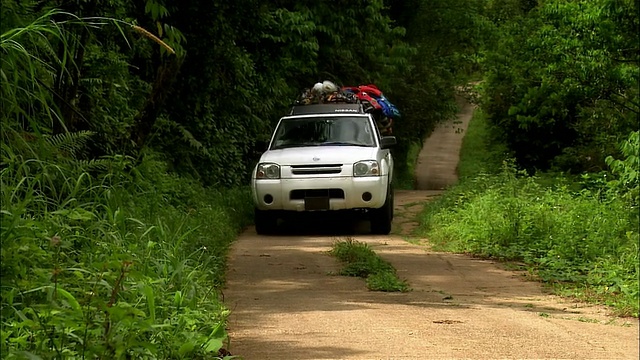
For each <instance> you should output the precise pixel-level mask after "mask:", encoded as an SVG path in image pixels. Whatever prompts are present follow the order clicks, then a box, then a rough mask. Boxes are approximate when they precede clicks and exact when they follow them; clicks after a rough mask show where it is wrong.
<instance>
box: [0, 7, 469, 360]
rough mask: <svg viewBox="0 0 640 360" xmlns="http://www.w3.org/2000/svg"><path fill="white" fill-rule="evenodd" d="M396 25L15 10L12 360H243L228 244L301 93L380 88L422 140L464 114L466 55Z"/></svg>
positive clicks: (9, 51)
mask: <svg viewBox="0 0 640 360" xmlns="http://www.w3.org/2000/svg"><path fill="white" fill-rule="evenodd" d="M443 4H446V2H443ZM422 8H423V9H427V8H426V7H422ZM336 9H338V10H339V11H336ZM447 9H451V8H447ZM390 10H393V11H390ZM405 10H406V9H405ZM394 11H395V12H397V11H396V10H394V9H388V8H386V7H385V4H384V3H383V2H382V1H380V0H378V1H367V2H364V3H362V2H341V3H340V4H339V6H338V7H337V8H336V6H335V5H334V4H331V3H327V2H318V1H302V2H301V1H276V2H273V1H264V0H243V1H232V2H228V1H214V2H205V1H195V2H193V1H192V2H188V3H187V2H183V1H175V0H146V1H140V2H130V1H121V0H115V1H102V0H99V1H87V0H78V1H71V2H69V1H59V0H49V1H15V0H7V1H3V2H2V6H1V16H2V18H1V20H2V21H0V34H1V35H0V36H1V38H0V50H1V51H2V60H1V61H2V67H1V72H0V76H1V77H2V83H1V84H2V85H1V89H2V92H1V99H2V113H1V119H0V121H1V122H2V129H3V131H2V159H1V170H0V171H1V181H2V192H1V194H2V212H1V219H0V225H1V231H2V234H1V235H2V236H1V237H2V251H1V259H0V260H1V263H2V265H1V266H2V268H1V270H2V271H1V275H0V276H1V280H2V288H1V290H0V291H1V296H2V301H1V305H0V312H1V315H2V329H1V339H0V345H1V346H2V354H3V356H4V357H6V358H25V357H27V358H69V357H72V358H80V357H83V358H84V357H91V358H108V359H112V358H190V359H193V358H211V357H214V358H215V357H230V356H231V355H229V353H228V351H226V350H225V347H228V345H225V341H227V340H228V339H227V333H226V317H227V315H228V310H227V309H226V308H225V307H224V305H223V303H222V299H221V288H222V286H223V284H224V271H225V256H226V250H227V248H228V246H229V244H230V243H231V241H232V240H233V238H234V237H235V235H236V234H237V232H238V231H239V230H240V229H241V228H242V227H243V226H244V225H246V224H247V220H248V219H249V218H250V215H251V201H250V198H249V192H248V191H247V187H246V183H247V182H248V179H249V171H250V170H251V167H252V164H253V162H254V161H255V160H256V157H257V155H258V153H259V152H260V150H261V148H260V147H259V145H257V144H259V143H261V142H262V141H264V140H265V139H266V137H267V136H268V134H269V132H270V129H271V127H272V126H273V125H274V122H275V121H276V120H277V119H278V117H279V116H281V115H282V114H283V113H284V112H285V111H286V110H287V108H288V106H289V105H290V103H291V101H292V100H293V99H294V98H295V97H296V96H297V95H298V94H299V92H300V91H301V89H302V88H303V87H306V86H309V85H310V84H313V83H314V82H316V81H321V80H325V79H328V80H333V81H335V82H337V83H339V84H345V85H347V84H361V83H376V84H378V85H379V86H381V87H382V88H384V89H385V93H386V94H387V95H388V96H389V97H390V98H393V100H394V101H396V98H397V102H402V101H404V102H406V103H407V104H416V105H415V106H413V107H411V106H410V105H407V107H406V109H403V114H404V115H405V117H404V118H403V119H402V123H400V124H396V126H395V128H396V129H399V132H400V133H399V135H401V134H403V133H404V134H411V137H407V139H408V140H411V139H412V140H413V141H415V140H416V139H418V140H419V139H420V138H421V136H423V135H424V134H425V133H426V132H427V131H428V129H429V128H430V127H431V126H433V123H434V122H436V121H437V120H438V119H440V118H444V117H445V116H446V115H448V114H451V113H452V112H453V107H452V106H451V105H450V104H452V102H451V99H450V94H451V92H450V91H448V90H447V91H442V90H445V89H449V88H451V87H452V85H453V80H454V78H455V76H454V75H453V73H452V70H451V69H450V68H447V67H446V66H445V63H446V61H448V60H447V59H448V58H449V57H451V56H452V51H454V49H452V48H451V47H448V48H447V49H446V51H447V56H448V57H442V58H441V59H440V58H438V56H437V54H439V53H438V50H437V47H436V43H435V42H434V43H433V44H432V45H429V44H426V45H421V49H419V50H418V48H417V46H416V45H415V44H412V43H411V42H412V41H414V40H413V39H412V38H411V37H409V36H407V33H406V30H405V28H404V27H401V26H402V25H409V26H417V25H411V24H418V23H419V22H421V21H423V19H421V20H417V18H416V19H413V18H403V19H402V21H400V20H397V21H396V20H394V19H392V17H391V15H390V14H392V13H394ZM442 14H445V13H444V12H443V13H442ZM428 16H433V17H437V16H440V14H439V13H437V12H433V13H431V14H430V15H428ZM447 16H451V14H448V15H447ZM427 33H430V34H431V35H432V36H433V37H434V38H435V37H436V36H435V35H437V30H436V29H431V30H429V31H428V32H426V33H425V34H427ZM443 36H444V35H442V36H441V37H440V39H441V40H442V38H443ZM441 40H439V41H441ZM429 46H431V47H432V49H431V50H432V52H431V53H432V56H431V58H430V61H429V62H428V63H424V62H423V61H422V59H421V58H420V55H419V53H422V54H427V53H430V52H429V50H428V48H429ZM454 48H456V47H455V46H454ZM458 48H459V49H462V48H463V46H460V47H458ZM442 54H444V53H442ZM430 67H433V69H432V70H429V68H430ZM414 72H416V73H417V72H419V73H421V74H428V75H429V78H428V79H426V78H425V79H424V80H421V79H420V78H415V77H411V76H410V75H411V74H412V73H414ZM405 78H406V79H411V80H410V83H405V81H404V80H403V79H405ZM427 80H428V81H427ZM431 83H434V84H437V86H431V85H427V84H431ZM412 88H418V89H420V90H419V92H417V93H415V94H414V93H412V92H411V89H412ZM422 97H425V98H428V99H429V103H421V102H420V101H418V100H417V99H419V98H422ZM431 106H433V109H431V108H430V107H431ZM436 112H438V113H436ZM403 128H404V129H406V130H403ZM415 128H419V131H418V132H416V131H415ZM409 142H410V141H409ZM414 147H415V146H414ZM405 148H406V149H408V148H409V146H406V147H405ZM405 153H406V150H403V147H402V146H401V147H400V148H399V149H398V151H397V156H398V158H399V159H400V160H401V161H399V163H405V162H404V161H402V159H403V157H404V156H405V155H404V154H405Z"/></svg>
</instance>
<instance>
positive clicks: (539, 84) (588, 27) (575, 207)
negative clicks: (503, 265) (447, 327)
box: [422, 0, 640, 316]
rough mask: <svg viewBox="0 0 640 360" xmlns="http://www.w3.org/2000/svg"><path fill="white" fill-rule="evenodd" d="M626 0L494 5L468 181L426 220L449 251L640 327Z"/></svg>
mask: <svg viewBox="0 0 640 360" xmlns="http://www.w3.org/2000/svg"><path fill="white" fill-rule="evenodd" d="M639 10H640V9H639V8H638V3H637V2H634V1H626V0H620V1H619V0H595V1H583V0H572V1H565V0H548V1H538V2H536V1H523V0H492V1H487V2H486V6H485V7H484V10H483V12H482V14H483V16H484V17H485V19H486V20H488V21H489V23H488V26H486V27H485V29H486V30H487V31H488V34H486V36H485V37H484V41H485V42H484V44H483V47H482V49H481V51H480V52H478V57H477V60H478V66H479V68H480V71H479V74H480V77H481V78H482V79H483V81H482V83H481V84H480V85H479V86H478V87H477V89H476V90H477V91H478V96H477V97H476V98H478V99H479V106H480V109H481V112H480V113H478V114H476V117H475V118H474V119H473V121H472V123H471V126H470V128H469V129H468V132H467V134H466V137H465V141H464V145H463V149H462V154H461V156H462V159H461V163H460V165H459V175H460V177H461V181H460V183H459V184H458V185H456V186H455V187H453V188H452V189H450V190H449V191H448V192H447V194H446V195H445V196H443V197H442V198H441V199H440V200H439V201H438V202H436V203H435V204H430V206H429V207H428V208H427V209H426V210H425V213H424V214H423V218H422V223H423V225H422V233H423V234H424V235H426V236H428V237H429V238H430V239H431V240H433V241H434V242H435V243H436V244H437V245H438V247H439V248H441V249H447V250H452V251H458V252H469V253H473V254H478V255H482V256H488V257H495V258H500V259H508V260H517V261H521V262H523V263H524V264H526V266H527V267H528V268H529V269H530V270H532V271H533V272H535V273H536V274H537V275H539V276H540V278H541V279H543V280H544V281H547V282H549V283H552V284H555V285H557V288H558V289H560V290H563V293H564V290H566V293H568V294H572V295H576V296H579V297H584V298H586V299H588V300H591V301H599V302H602V303H606V304H610V305H613V306H615V308H616V309H617V311H618V312H619V313H620V314H623V315H633V316H638V302H639V291H638V276H639V272H638V266H639V265H638V261H639V259H638V257H639V249H638V243H639V241H640V235H639V234H638V225H639V221H640V218H639V217H640V213H639V209H638V189H639V177H638V174H639V173H640V154H639V151H640V150H639V147H640V144H639V141H638V130H639V127H640V124H639V120H640V119H639V114H640V98H639V90H640V89H639V87H638V84H639V83H640V45H639V44H640V32H639V31H638V30H639V28H640V17H639V15H640V13H639Z"/></svg>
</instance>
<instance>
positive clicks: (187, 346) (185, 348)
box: [178, 341, 195, 356]
mask: <svg viewBox="0 0 640 360" xmlns="http://www.w3.org/2000/svg"><path fill="white" fill-rule="evenodd" d="M194 348H195V344H194V343H192V342H190V341H187V342H185V343H184V344H182V346H180V349H178V354H179V355H180V356H185V355H186V354H188V353H190V352H192V351H193V349H194Z"/></svg>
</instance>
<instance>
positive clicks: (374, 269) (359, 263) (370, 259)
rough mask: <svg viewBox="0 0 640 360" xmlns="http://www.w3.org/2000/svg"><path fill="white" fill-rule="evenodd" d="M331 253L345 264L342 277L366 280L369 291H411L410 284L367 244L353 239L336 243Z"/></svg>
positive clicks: (341, 273) (341, 272)
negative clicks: (401, 278)
mask: <svg viewBox="0 0 640 360" xmlns="http://www.w3.org/2000/svg"><path fill="white" fill-rule="evenodd" d="M329 253H330V254H331V255H332V256H335V257H336V258H337V259H338V260H340V261H341V262H342V263H343V264H344V267H343V268H342V270H340V272H339V274H340V275H343V276H356V277H361V278H364V279H366V281H367V288H368V289H369V290H372V291H386V292H398V291H400V292H406V291H409V290H410V288H409V284H407V282H406V281H404V280H400V279H399V278H398V276H397V275H396V269H395V268H394V267H393V266H392V265H391V264H390V263H389V262H387V261H385V260H383V259H382V258H381V257H380V256H378V255H377V254H376V253H375V252H374V251H373V250H372V249H371V248H370V247H369V245H367V244H365V243H362V242H359V241H355V240H353V239H351V238H349V239H347V240H343V241H336V242H335V243H334V244H333V247H332V249H331V250H330V251H329Z"/></svg>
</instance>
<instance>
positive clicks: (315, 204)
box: [304, 197, 329, 210]
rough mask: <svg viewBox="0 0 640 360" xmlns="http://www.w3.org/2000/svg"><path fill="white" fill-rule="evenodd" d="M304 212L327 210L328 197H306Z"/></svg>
mask: <svg viewBox="0 0 640 360" xmlns="http://www.w3.org/2000/svg"><path fill="white" fill-rule="evenodd" d="M304 209H305V210H329V198H328V197H308V198H304Z"/></svg>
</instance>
